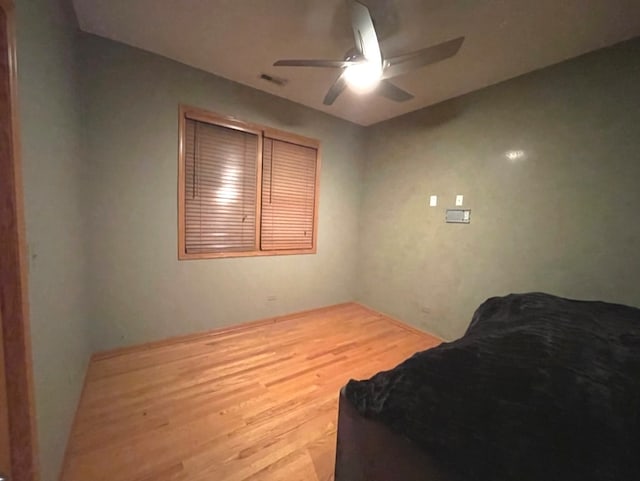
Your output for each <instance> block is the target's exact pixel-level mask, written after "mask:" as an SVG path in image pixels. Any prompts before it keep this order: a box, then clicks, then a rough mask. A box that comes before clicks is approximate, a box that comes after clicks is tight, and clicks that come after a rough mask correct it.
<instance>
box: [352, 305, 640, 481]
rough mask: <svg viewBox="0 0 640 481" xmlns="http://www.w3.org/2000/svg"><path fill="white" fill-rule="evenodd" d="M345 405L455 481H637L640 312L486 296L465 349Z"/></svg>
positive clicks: (363, 387) (421, 364) (392, 376)
mask: <svg viewBox="0 0 640 481" xmlns="http://www.w3.org/2000/svg"><path fill="white" fill-rule="evenodd" d="M346 396H347V398H348V399H349V400H350V402H351V403H352V404H353V405H354V406H355V407H356V409H357V410H358V411H359V412H360V413H361V414H362V415H364V416H365V417H368V418H372V419H376V420H379V421H381V422H383V423H385V424H387V425H388V426H390V427H391V428H392V429H393V430H395V431H396V432H398V433H401V434H403V435H405V436H406V437H408V438H409V439H411V440H412V441H414V442H415V443H417V444H418V445H419V446H421V447H422V448H423V449H424V450H425V451H426V452H428V453H429V454H431V455H432V456H433V457H434V458H435V459H436V460H438V461H439V462H441V463H442V464H443V465H444V466H447V468H448V469H449V470H450V471H451V473H452V475H453V476H454V477H455V478H456V479H460V480H465V481H467V480H468V481H471V480H482V481H506V480H514V481H515V480H517V481H528V480H531V481H533V480H535V481H555V480H558V481H571V480H575V481H586V480H594V481H595V480H598V481H603V480H629V481H631V480H640V420H639V414H638V412H639V410H640V310H639V309H635V308H632V307H627V306H622V305H617V304H608V303H604V302H584V301H574V300H569V299H563V298H559V297H554V296H550V295H547V294H540V293H534V294H522V295H515V294H512V295H509V296H506V297H496V298H491V299H489V300H487V301H485V302H484V303H483V304H482V305H481V306H480V307H479V308H478V310H477V311H476V312H475V314H474V316H473V319H472V321H471V324H470V326H469V328H468V330H467V332H466V333H465V335H464V336H463V337H462V338H461V339H459V340H457V341H454V342H450V343H445V344H442V345H440V346H438V347H436V348H433V349H430V350H427V351H424V352H419V353H417V354H415V355H413V356H412V357H411V358H409V359H407V360H406V361H404V362H403V363H402V364H400V365H399V366H397V367H396V368H394V369H392V370H391V371H386V372H381V373H378V374H376V375H375V376H373V377H372V378H371V379H369V380H367V381H350V382H349V384H348V385H347V386H346Z"/></svg>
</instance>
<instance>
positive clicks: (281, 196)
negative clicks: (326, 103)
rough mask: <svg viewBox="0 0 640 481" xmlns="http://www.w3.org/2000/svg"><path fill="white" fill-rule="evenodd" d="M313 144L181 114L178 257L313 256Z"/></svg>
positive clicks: (252, 127)
mask: <svg viewBox="0 0 640 481" xmlns="http://www.w3.org/2000/svg"><path fill="white" fill-rule="evenodd" d="M318 150H319V143H318V142H317V141H315V140H313V139H308V138H305V137H301V136H299V135H294V134H289V133H286V132H281V131H278V130H275V129H270V128H267V127H262V126H259V125H253V124H249V123H245V122H239V121H237V120H233V119H229V118H225V117H220V116H217V115H215V114H211V113H208V112H204V111H202V110H198V109H193V108H186V107H182V108H181V109H180V155H179V169H178V171H179V176H178V177H179V186H178V210H179V212H178V219H179V222H178V224H179V226H178V247H179V252H178V258H179V259H200V258H213V257H235V256H258V255H277V254H311V253H315V252H316V232H317V209H318V175H319V164H320V161H319V155H318Z"/></svg>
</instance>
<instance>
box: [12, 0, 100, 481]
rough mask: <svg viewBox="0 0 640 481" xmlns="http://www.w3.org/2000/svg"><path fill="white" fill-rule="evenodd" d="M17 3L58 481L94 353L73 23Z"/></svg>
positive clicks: (25, 147)
mask: <svg viewBox="0 0 640 481" xmlns="http://www.w3.org/2000/svg"><path fill="white" fill-rule="evenodd" d="M63 12H64V9H62V8H61V6H60V5H59V4H58V3H57V2H52V1H48V0H21V1H19V2H17V34H18V38H17V44H18V69H19V85H18V89H19V103H20V117H21V118H20V120H21V131H22V154H23V155H22V159H23V170H24V184H25V185H24V194H25V207H26V209H25V210H26V212H25V215H26V225H27V242H28V248H29V257H30V258H29V263H30V265H29V297H30V309H31V338H32V344H33V346H32V348H33V357H34V375H35V396H36V410H37V423H38V431H39V444H40V461H41V468H42V478H41V479H42V481H52V480H54V479H57V476H58V472H59V466H60V461H61V459H62V454H63V451H64V449H65V445H66V440H67V436H68V433H69V428H70V425H71V420H72V418H73V414H74V412H75V407H76V403H77V401H78V397H79V393H80V389H81V386H82V380H83V377H84V373H85V370H86V366H87V361H88V357H89V354H90V352H91V346H90V335H89V331H88V326H87V319H88V315H87V313H88V309H87V307H88V305H87V301H86V299H87V296H86V290H85V289H86V286H87V279H86V262H85V261H86V253H85V245H86V244H85V235H86V232H85V228H84V225H83V217H84V212H83V210H82V203H81V199H82V192H81V189H80V186H81V184H80V182H81V177H82V175H83V174H82V167H83V155H82V143H81V133H80V130H81V129H80V127H81V125H80V112H79V109H78V107H79V102H78V99H77V96H76V94H77V92H78V82H77V73H78V68H77V66H76V63H77V62H76V54H77V52H76V45H77V44H76V40H77V38H76V35H75V26H74V22H73V17H69V16H67V15H65V14H64V13H63Z"/></svg>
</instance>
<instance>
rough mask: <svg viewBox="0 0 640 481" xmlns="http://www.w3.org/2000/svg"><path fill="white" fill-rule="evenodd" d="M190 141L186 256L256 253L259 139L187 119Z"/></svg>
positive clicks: (186, 189) (188, 146)
mask: <svg viewBox="0 0 640 481" xmlns="http://www.w3.org/2000/svg"><path fill="white" fill-rule="evenodd" d="M184 141H185V159H184V161H185V184H186V185H185V247H186V252H187V253H202V252H229V251H231V252H234V251H238V252H242V251H251V250H254V249H255V248H256V208H257V207H256V195H257V185H256V184H257V176H256V172H257V159H258V136H257V135H255V134H252V133H248V132H244V131H241V130H235V129H232V128H228V127H223V126H219V125H212V124H209V123H205V122H200V121H197V120H193V119H187V120H186V129H185V139H184Z"/></svg>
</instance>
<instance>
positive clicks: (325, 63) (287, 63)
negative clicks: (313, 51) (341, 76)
mask: <svg viewBox="0 0 640 481" xmlns="http://www.w3.org/2000/svg"><path fill="white" fill-rule="evenodd" d="M354 63H356V62H347V61H344V60H304V59H301V60H278V61H277V62H275V63H274V64H273V66H274V67H324V68H345V67H348V66H349V65H353V64H354Z"/></svg>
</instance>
